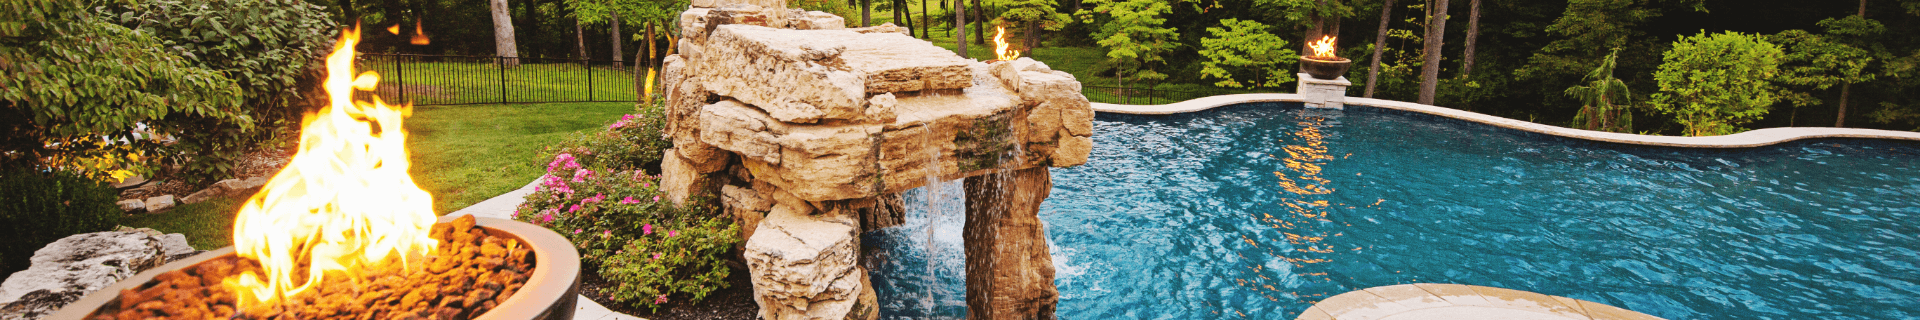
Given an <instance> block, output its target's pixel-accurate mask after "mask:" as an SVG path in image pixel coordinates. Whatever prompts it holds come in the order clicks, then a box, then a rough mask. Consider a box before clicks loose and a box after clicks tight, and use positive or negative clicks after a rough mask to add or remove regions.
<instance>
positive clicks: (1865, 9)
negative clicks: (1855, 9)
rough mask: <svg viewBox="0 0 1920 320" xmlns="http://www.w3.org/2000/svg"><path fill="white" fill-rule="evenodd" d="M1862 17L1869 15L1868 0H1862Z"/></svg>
mask: <svg viewBox="0 0 1920 320" xmlns="http://www.w3.org/2000/svg"><path fill="white" fill-rule="evenodd" d="M1860 17H1861V18H1866V17H1867V0H1860Z"/></svg>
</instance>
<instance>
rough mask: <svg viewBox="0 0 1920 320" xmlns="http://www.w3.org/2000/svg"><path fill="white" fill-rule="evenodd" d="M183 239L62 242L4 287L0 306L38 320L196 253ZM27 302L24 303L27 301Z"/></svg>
mask: <svg viewBox="0 0 1920 320" xmlns="http://www.w3.org/2000/svg"><path fill="white" fill-rule="evenodd" d="M185 242H186V238H185V236H181V235H179V234H172V235H168V236H154V235H152V234H149V233H147V232H144V231H142V230H129V231H108V232H94V233H84V234H77V235H72V236H67V237H66V238H61V239H60V240H58V241H54V242H53V243H51V244H48V245H47V246H46V247H42V248H40V250H38V251H34V254H33V258H31V261H33V265H32V266H31V267H28V268H27V270H25V271H20V272H16V273H14V274H13V275H11V276H9V277H7V279H6V281H5V282H0V305H9V304H15V303H21V305H11V306H7V307H6V308H4V309H6V310H8V311H9V312H22V313H13V314H0V317H6V318H13V317H21V318H29V319H31V318H37V317H39V316H40V315H43V314H46V313H51V312H52V311H54V310H57V309H58V308H59V307H60V306H62V305H65V304H66V303H68V302H72V301H74V300H78V299H79V298H80V297H81V296H84V295H86V294H88V293H91V292H93V291H95V290H99V289H100V288H103V287H106V286H108V285H112V284H113V283H114V282H119V281H120V280H121V279H126V278H127V277H131V276H133V275H134V274H137V273H140V271H145V270H146V269H148V268H152V267H156V266H159V265H161V264H164V263H166V262H167V257H168V253H169V252H170V251H179V250H182V248H184V250H185V251H184V252H179V253H189V252H192V251H193V250H192V248H190V247H186V244H185ZM23 297H24V298H26V299H27V300H22V298H23Z"/></svg>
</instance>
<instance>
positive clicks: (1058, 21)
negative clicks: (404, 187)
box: [994, 0, 1072, 52]
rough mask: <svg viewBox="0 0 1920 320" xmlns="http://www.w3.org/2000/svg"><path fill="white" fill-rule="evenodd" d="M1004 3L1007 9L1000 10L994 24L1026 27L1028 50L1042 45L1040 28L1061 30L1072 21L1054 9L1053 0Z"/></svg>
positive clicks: (1020, 0) (1009, 1)
mask: <svg viewBox="0 0 1920 320" xmlns="http://www.w3.org/2000/svg"><path fill="white" fill-rule="evenodd" d="M1003 4H1004V5H1006V8H1007V10H1006V11H1003V12H1000V17H999V18H996V19H994V24H999V25H1008V24H1017V25H1020V26H1021V27H1022V28H1023V29H1026V30H1025V31H1024V32H1023V34H1025V35H1026V39H1024V40H1025V41H1024V43H1023V44H1024V45H1023V47H1025V48H1026V50H1027V51H1028V52H1032V51H1033V47H1036V46H1039V45H1040V42H1039V39H1040V37H1039V34H1040V33H1039V32H1040V29H1043V28H1044V29H1047V30H1060V27H1063V26H1066V24H1067V22H1068V21H1072V19H1071V18H1068V17H1067V14H1065V13H1060V12H1058V11H1055V10H1054V3H1053V0H1006V2H1005V3H1003Z"/></svg>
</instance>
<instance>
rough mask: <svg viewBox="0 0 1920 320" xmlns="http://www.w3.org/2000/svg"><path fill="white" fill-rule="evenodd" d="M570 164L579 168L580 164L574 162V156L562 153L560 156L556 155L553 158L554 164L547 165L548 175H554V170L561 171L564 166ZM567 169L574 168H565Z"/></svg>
mask: <svg viewBox="0 0 1920 320" xmlns="http://www.w3.org/2000/svg"><path fill="white" fill-rule="evenodd" d="M568 164H572V165H574V166H579V163H578V162H574V161H573V154H570V153H561V154H559V155H555V156H553V162H549V163H547V173H553V170H555V169H560V168H561V167H562V166H564V165H568ZM565 169H572V168H565Z"/></svg>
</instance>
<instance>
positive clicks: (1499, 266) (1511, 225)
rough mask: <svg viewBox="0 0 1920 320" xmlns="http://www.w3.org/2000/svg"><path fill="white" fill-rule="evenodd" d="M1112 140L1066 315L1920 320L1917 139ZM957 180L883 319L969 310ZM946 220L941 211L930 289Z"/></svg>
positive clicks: (1231, 124)
mask: <svg viewBox="0 0 1920 320" xmlns="http://www.w3.org/2000/svg"><path fill="white" fill-rule="evenodd" d="M1095 131H1096V132H1095V135H1094V139H1095V149H1094V150H1093V153H1094V154H1093V156H1092V158H1091V161H1090V162H1089V163H1088V164H1087V165H1085V166H1081V167H1075V168H1067V169H1054V176H1053V177H1054V190H1053V192H1052V197H1051V198H1049V199H1048V201H1047V203H1046V204H1044V205H1043V207H1042V212H1043V213H1042V215H1041V219H1042V221H1043V222H1045V223H1047V231H1048V238H1049V240H1050V241H1051V243H1050V244H1049V245H1050V247H1052V248H1053V259H1054V260H1053V261H1054V263H1055V265H1056V269H1057V270H1058V273H1057V278H1056V280H1055V284H1056V285H1058V286H1059V289H1060V293H1061V301H1060V306H1059V312H1058V314H1059V315H1060V316H1061V317H1062V318H1067V319H1104V318H1157V319H1158V318H1164V319H1213V318H1222V317H1249V318H1260V319H1291V318H1293V317H1294V316H1295V315H1297V314H1298V313H1299V312H1300V311H1301V310H1304V309H1305V308H1306V307H1307V306H1308V305H1310V304H1311V303H1312V302H1315V301H1319V300H1321V299H1325V298H1327V297H1329V296H1331V295H1334V294H1339V293H1342V292H1346V291H1349V290H1355V289H1360V288H1366V287H1373V286H1381V285H1391V284H1400V283H1412V282H1444V283H1463V284H1475V285H1488V286H1496V287H1506V288H1514V289H1520V290H1528V291H1535V292H1541V293H1546V294H1553V295H1561V296H1568V297H1574V298H1580V299H1586V300H1592V301H1598V302H1602V303H1607V304H1612V305H1616V306H1621V307H1625V308H1628V309H1632V310H1636V311H1641V312H1646V313H1649V314H1653V315H1656V316H1661V317H1666V318H1670V319H1748V318H1823V319H1835V318H1838V319H1855V318H1875V319H1901V318H1914V317H1920V239H1917V238H1916V235H1920V224H1916V223H1913V222H1912V221H1914V218H1916V217H1920V200H1915V199H1920V147H1917V146H1916V145H1915V144H1913V143H1898V142H1872V141H1862V140H1819V141H1804V142H1794V143H1787V144H1783V145H1779V146H1773V147H1763V148H1753V149H1740V150H1682V149H1661V148H1633V147H1623V146H1618V145H1608V144H1598V143H1586V142H1578V141H1571V140H1567V139H1561V138H1552V137H1536V136H1533V135H1531V134H1523V133H1516V132H1513V131H1508V130H1504V129H1496V128H1490V127H1486V126H1482V125H1477V124H1462V123H1457V122H1453V121H1450V120H1432V119H1426V118H1423V117H1422V116H1412V115H1403V114H1397V113H1392V112H1389V111H1377V110H1375V109H1368V108H1354V109H1349V110H1348V111H1346V112H1336V111H1319V110H1301V109H1299V107H1298V104H1288V105H1272V104H1264V105H1246V106H1238V107H1228V108H1223V109H1216V110H1214V111H1207V112H1201V113H1197V114H1188V115H1176V116H1153V117H1146V116H1112V115H1101V116H1100V117H1099V118H1098V119H1096V124H1095ZM950 187H951V188H953V189H954V191H953V192H950V193H945V194H949V195H955V196H954V198H951V199H946V200H944V201H946V202H944V203H945V205H944V207H943V206H942V205H934V206H926V205H922V206H920V208H919V209H917V210H921V211H919V212H914V211H910V212H909V218H908V223H907V225H903V226H901V227H896V228H892V229H889V230H883V231H879V232H875V233H872V234H869V235H867V238H866V239H868V240H867V244H868V247H869V248H873V249H871V250H872V252H871V253H870V255H869V257H876V256H884V257H887V258H889V259H872V260H882V261H870V262H869V263H870V264H873V265H876V266H875V267H874V268H872V269H873V270H874V272H873V274H874V280H875V281H874V282H875V285H876V287H878V289H879V290H880V291H881V300H882V304H883V306H882V307H883V308H882V315H884V316H886V317H888V318H926V317H927V316H929V315H937V316H940V317H947V318H958V317H962V316H964V314H965V303H964V298H963V295H962V292H963V291H964V289H963V285H962V279H961V278H962V277H964V271H963V267H962V255H961V254H960V244H959V242H960V236H959V232H958V229H959V227H960V225H961V221H960V217H961V216H963V214H960V211H961V209H960V208H961V207H962V205H961V201H960V200H959V199H958V198H957V195H958V194H959V192H958V184H957V183H953V185H952V186H950ZM916 192H919V191H916ZM910 196H912V195H910ZM909 201H910V202H912V201H913V200H912V199H909ZM921 203H927V202H924V201H923V202H921ZM910 207H912V206H910ZM930 207H931V208H945V209H941V210H946V211H943V212H945V213H943V214H935V215H934V216H936V217H939V218H940V219H938V220H939V222H937V223H935V224H934V226H935V229H936V232H935V236H934V239H933V244H934V246H933V251H934V256H935V257H934V259H933V260H934V261H935V263H934V264H933V268H931V270H934V272H933V274H934V275H933V276H932V277H928V276H927V274H928V273H927V272H926V271H924V270H929V268H928V264H927V260H926V259H927V258H926V256H927V254H926V251H927V248H928V246H926V245H925V243H927V241H928V240H927V238H926V231H925V229H924V228H925V226H926V221H927V218H926V217H927V212H928V211H926V209H927V208H930ZM936 211H938V210H936ZM916 216H917V217H918V218H916ZM913 270H922V271H918V272H915V271H913ZM926 297H937V299H934V300H933V303H931V305H929V303H927V301H926V300H924V299H925V298H926ZM908 300H911V301H908Z"/></svg>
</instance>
